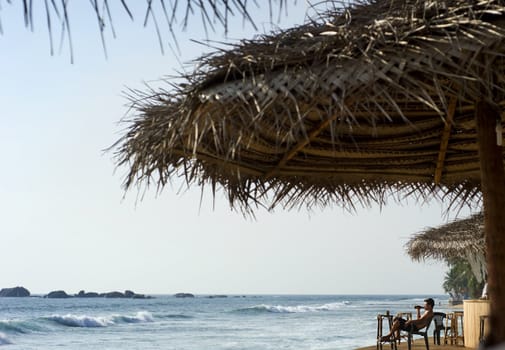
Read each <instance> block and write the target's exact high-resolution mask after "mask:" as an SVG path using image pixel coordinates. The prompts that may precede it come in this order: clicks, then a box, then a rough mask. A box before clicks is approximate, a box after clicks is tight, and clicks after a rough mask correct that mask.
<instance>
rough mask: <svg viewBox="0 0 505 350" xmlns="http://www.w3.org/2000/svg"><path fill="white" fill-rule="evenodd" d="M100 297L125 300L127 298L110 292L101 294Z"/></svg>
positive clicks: (121, 294) (119, 293) (118, 293)
mask: <svg viewBox="0 0 505 350" xmlns="http://www.w3.org/2000/svg"><path fill="white" fill-rule="evenodd" d="M100 296H102V297H105V298H124V297H125V295H124V294H123V293H121V292H108V293H103V294H100Z"/></svg>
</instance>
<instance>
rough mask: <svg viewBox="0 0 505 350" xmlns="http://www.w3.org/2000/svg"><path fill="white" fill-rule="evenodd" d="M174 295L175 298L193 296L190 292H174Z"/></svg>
mask: <svg viewBox="0 0 505 350" xmlns="http://www.w3.org/2000/svg"><path fill="white" fill-rule="evenodd" d="M174 297H176V298H194V297H195V296H194V295H193V294H191V293H177V294H174Z"/></svg>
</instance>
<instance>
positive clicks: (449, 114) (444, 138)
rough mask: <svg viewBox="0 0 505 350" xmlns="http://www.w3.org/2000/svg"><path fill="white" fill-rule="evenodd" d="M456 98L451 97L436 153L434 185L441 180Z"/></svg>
mask: <svg viewBox="0 0 505 350" xmlns="http://www.w3.org/2000/svg"><path fill="white" fill-rule="evenodd" d="M456 103H457V98H456V96H453V97H451V100H450V102H449V107H448V110H447V117H446V118H445V125H444V131H443V132H442V140H441V141H440V151H439V152H438V160H437V168H436V169H435V184H437V185H438V184H439V183H440V181H441V180H442V171H443V170H444V163H445V155H446V154H447V146H448V145H449V138H450V136H451V128H452V121H453V120H454V113H455V112H456Z"/></svg>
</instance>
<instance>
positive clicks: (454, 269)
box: [442, 259, 484, 299]
mask: <svg viewBox="0 0 505 350" xmlns="http://www.w3.org/2000/svg"><path fill="white" fill-rule="evenodd" d="M447 263H448V264H449V271H448V272H447V273H446V274H445V278H444V284H443V285H442V286H443V288H444V290H445V292H452V291H455V292H458V293H461V294H463V295H468V296H469V297H470V298H473V299H476V298H479V297H480V295H481V292H482V288H483V287H484V281H482V282H480V283H479V282H478V281H477V279H476V278H475V276H474V274H473V272H472V268H471V267H470V264H469V263H468V261H466V260H464V259H454V260H450V261H448V262H447Z"/></svg>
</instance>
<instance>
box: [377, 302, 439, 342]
mask: <svg viewBox="0 0 505 350" xmlns="http://www.w3.org/2000/svg"><path fill="white" fill-rule="evenodd" d="M434 305H435V301H434V300H433V299H432V298H428V299H425V300H424V312H423V314H422V315H421V309H422V308H423V307H422V306H419V305H417V306H415V308H416V311H417V319H416V320H409V321H407V320H405V319H404V318H401V317H395V319H394V320H393V326H392V327H391V331H390V332H389V333H388V334H386V335H385V336H383V337H382V338H381V341H390V340H391V336H392V335H393V334H395V335H396V338H397V339H398V338H399V337H400V331H406V332H410V331H413V332H416V331H418V330H420V329H421V328H424V327H426V326H427V325H428V324H429V323H430V321H431V319H432V318H433V306H434Z"/></svg>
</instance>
